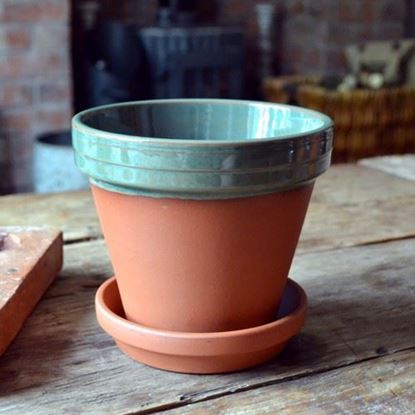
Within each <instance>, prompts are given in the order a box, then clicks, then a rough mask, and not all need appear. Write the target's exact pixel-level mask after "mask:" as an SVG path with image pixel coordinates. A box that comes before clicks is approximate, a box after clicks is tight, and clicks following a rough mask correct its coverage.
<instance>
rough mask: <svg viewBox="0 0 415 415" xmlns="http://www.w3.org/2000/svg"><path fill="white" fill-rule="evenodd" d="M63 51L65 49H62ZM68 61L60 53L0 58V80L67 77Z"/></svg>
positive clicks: (16, 55)
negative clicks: (27, 77)
mask: <svg viewBox="0 0 415 415" xmlns="http://www.w3.org/2000/svg"><path fill="white" fill-rule="evenodd" d="M63 49H65V48H63ZM69 71H70V64H69V59H68V57H67V56H66V55H64V54H63V53H62V52H59V51H58V53H56V54H52V53H51V54H49V55H47V56H43V57H39V56H35V55H31V54H15V55H11V56H0V78H22V77H25V76H42V75H44V76H49V75H54V74H55V75H56V74H57V75H60V76H65V77H68V75H69Z"/></svg>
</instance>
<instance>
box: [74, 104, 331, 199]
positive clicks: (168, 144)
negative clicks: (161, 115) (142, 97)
mask: <svg viewBox="0 0 415 415" xmlns="http://www.w3.org/2000/svg"><path fill="white" fill-rule="evenodd" d="M180 105H182V107H180ZM186 105H187V107H186ZM169 106H170V108H171V109H174V111H181V109H180V108H190V109H191V108H196V107H198V106H199V107H200V108H201V109H202V110H204V109H205V108H215V107H214V106H220V107H217V109H220V111H217V114H218V115H217V116H218V117H222V118H221V120H220V121H221V122H222V120H224V121H227V119H228V118H226V117H227V116H226V114H225V115H224V114H223V113H226V111H228V112H229V110H230V111H232V110H233V109H234V108H237V109H238V111H239V110H240V112H241V114H242V115H244V114H246V117H243V116H241V115H240V114H239V116H238V117H236V116H235V117H234V120H232V122H234V125H235V129H236V130H237V129H238V125H239V120H241V121H240V123H242V122H243V121H246V120H247V112H248V110H249V111H259V112H261V111H262V112H263V113H268V114H271V115H272V114H273V113H274V115H275V117H277V115H276V114H278V113H279V112H284V113H288V112H289V111H291V112H292V113H294V114H296V115H297V116H298V117H300V118H298V119H303V118H306V119H307V120H312V121H316V122H315V124H316V125H317V127H314V128H308V129H307V128H305V129H304V128H303V130H302V131H291V132H288V133H282V134H276V135H275V136H265V137H255V138H253V137H247V138H245V137H244V139H240V138H239V137H238V135H237V136H236V137H235V139H234V137H226V139H221V138H220V137H218V138H219V139H210V138H208V139H206V138H205V139H195V138H193V137H192V138H191V139H189V138H177V137H176V136H174V137H169V138H160V137H151V136H148V135H147V136H146V135H145V134H141V135H138V133H139V132H138V131H137V132H135V131H129V132H128V133H124V132H123V133H119V132H116V130H117V129H119V128H120V127H119V126H118V127H117V128H115V129H114V130H115V132H114V131H111V129H112V128H111V127H108V126H106V127H105V129H104V128H95V127H94V126H91V125H90V124H91V119H93V118H94V117H99V116H102V117H105V116H107V115H108V114H110V115H111V114H113V115H117V111H118V112H119V111H120V110H121V111H125V112H127V113H128V111H130V109H131V112H133V111H136V110H139V111H144V110H147V109H148V108H149V107H151V108H157V107H158V108H161V109H163V107H165V108H167V107H169ZM217 109H216V110H217ZM222 109H223V111H222ZM167 114H168V113H167ZM262 117H263V116H262ZM173 118H174V114H173ZM263 118H264V119H262V118H261V116H260V117H257V118H256V120H257V121H259V122H260V123H262V125H264V123H266V122H269V119H268V120H267V119H266V117H263ZM268 118H269V117H268ZM134 122H135V121H134ZM179 125H180V123H179ZM220 125H221V124H220ZM190 126H192V124H189V128H190ZM166 128H167V130H168V128H169V127H168V125H167V127H166ZM185 129H186V128H185ZM230 130H232V128H230ZM241 131H242V132H243V130H239V136H240V135H241V134H242V133H241ZM201 134H203V131H202V133H201ZM268 134H269V133H268ZM72 141H73V147H74V151H75V161H76V164H77V165H78V167H79V168H80V170H81V171H82V172H83V173H85V174H87V175H88V176H89V178H90V181H91V183H93V184H94V185H97V186H99V187H101V188H103V189H106V190H110V191H114V192H118V193H124V194H130V195H143V196H150V197H171V198H184V199H226V198H237V197H246V196H255V195H260V194H267V193H273V192H279V191H284V190H289V189H293V188H295V187H299V186H302V185H305V184H307V183H310V182H312V181H314V180H315V178H316V177H318V176H319V175H320V174H322V173H323V172H324V171H326V170H327V169H328V167H329V165H330V158H331V151H332V146H333V122H332V120H331V119H330V118H329V117H327V116H326V115H324V114H321V113H319V112H317V111H313V110H309V109H304V108H300V107H294V106H289V105H283V104H272V103H266V102H256V101H243V100H223V99H177V100H173V99H167V100H150V101H137V102H126V103H121V104H111V105H105V106H101V107H96V108H92V109H89V110H86V111H83V112H81V113H79V114H77V115H75V116H74V118H73V120H72Z"/></svg>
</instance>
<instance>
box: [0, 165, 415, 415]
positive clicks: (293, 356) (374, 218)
mask: <svg viewBox="0 0 415 415" xmlns="http://www.w3.org/2000/svg"><path fill="white" fill-rule="evenodd" d="M22 205H24V206H22ZM39 206H40V207H43V208H44V210H45V211H44V212H43V213H42V214H39V212H36V209H37V208H38V207H39ZM19 209H20V210H19ZM19 212H20V213H19ZM414 213H415V182H411V181H410V180H405V179H402V178H399V177H395V176H393V175H391V174H388V173H385V172H382V171H378V170H375V169H371V168H367V167H362V166H335V167H333V168H332V169H330V171H329V173H328V174H326V175H325V176H323V177H322V178H321V180H320V181H319V182H318V183H317V186H316V190H315V193H314V197H313V201H312V205H311V207H310V211H309V215H308V218H307V222H306V224H305V229H304V232H303V238H302V241H301V243H300V246H299V249H298V252H297V255H296V258H295V260H294V264H293V268H292V273H291V275H292V277H293V278H294V279H296V280H297V281H298V282H300V283H301V284H302V285H303V287H304V288H305V290H306V292H307V294H308V296H309V303H310V309H309V318H308V321H307V323H306V326H305V327H304V330H303V331H302V333H301V334H300V336H298V337H297V338H296V339H294V340H293V341H292V342H291V343H290V345H289V346H288V349H287V350H286V351H285V352H284V353H283V354H282V355H281V357H280V358H277V359H274V360H273V361H271V362H269V363H267V364H265V365H262V366H260V367H258V368H255V369H253V370H249V371H245V372H240V373H234V374H228V375H215V376H191V375H181V374H174V373H168V372H163V371H159V370H155V369H151V368H148V367H145V366H143V365H140V364H137V363H134V362H132V361H131V360H130V359H128V358H127V357H126V356H124V355H123V354H121V353H120V351H119V350H118V348H117V347H116V346H115V344H114V343H113V341H112V339H111V338H110V337H109V336H107V335H106V334H105V333H104V332H103V331H102V330H101V329H100V328H99V327H98V325H97V323H96V320H95V315H94V309H93V307H94V306H93V300H94V294H95V291H96V288H97V287H98V286H99V284H101V282H102V281H104V280H105V279H106V278H108V277H109V276H110V275H112V269H111V265H110V262H109V258H108V255H107V251H106V248H105V245H104V242H103V241H102V240H101V239H97V238H100V231H99V227H98V222H97V220H96V217H95V213H94V210H93V204H92V202H91V200H90V197H89V195H88V194H87V193H77V194H71V195H68V194H66V195H65V194H64V195H51V196H49V195H48V196H45V197H44V198H43V196H41V197H39V196H33V195H24V196H10V197H5V198H0V223H2V224H3V223H4V224H10V223H13V220H16V219H19V220H21V221H27V222H26V223H32V222H31V221H34V220H38V219H39V218H40V219H41V220H44V221H45V222H47V223H49V224H50V225H54V226H56V225H57V224H58V226H61V227H62V228H63V229H65V230H66V231H67V232H66V241H67V242H71V243H70V244H67V245H66V246H65V266H64V269H63V271H62V272H61V274H60V276H59V277H58V278H57V280H56V281H55V283H54V284H53V285H52V286H51V288H50V289H49V290H48V292H47V293H46V295H45V297H44V298H43V300H42V301H41V302H40V303H39V305H38V307H37V308H36V310H35V312H34V313H33V314H32V316H31V317H30V318H29V319H28V320H27V322H26V323H25V326H24V327H23V329H22V331H21V332H20V334H19V335H18V336H17V338H16V339H15V341H14V342H13V343H12V345H11V346H10V348H9V349H8V351H7V352H6V353H5V354H4V355H3V357H2V358H1V359H0V414H3V413H4V414H11V415H14V414H18V415H20V414H28V415H32V414H33V415H35V414H42V415H44V414H56V413H68V414H71V413H77V414H78V413H88V414H102V413H111V414H113V413H114V414H146V413H156V412H160V411H167V414H168V413H169V412H172V413H174V414H176V413H178V414H181V413H183V414H187V413H196V414H198V413H200V414H201V413H203V414H204V413H207V414H209V413H223V414H232V415H235V414H239V413H240V414H246V413H247V414H262V413H267V411H268V413H282V414H290V415H291V414H301V413H311V414H313V413H319V414H320V413H327V414H339V413H373V414H375V413H376V414H384V413H390V414H394V415H395V414H397V415H401V414H403V415H406V414H408V415H409V414H413V413H415V410H414V404H413V402H414V392H413V391H414V362H415V356H414V353H415V331H414V329H413V322H414V321H415V278H414V275H415V255H414V252H415V238H413V236H414V222H415V221H414V220H413V218H414ZM21 214H25V215H27V217H26V218H22V217H20V216H19V215H21ZM39 215H40V216H39ZM82 215H85V218H86V219H85V221H84V219H82ZM20 223H21V222H20ZM36 224H40V223H36ZM59 224H60V225H59ZM88 226H90V228H89V229H88ZM80 240H81V241H82V240H87V241H84V242H76V241H80ZM339 247H343V248H339ZM308 410H309V411H308Z"/></svg>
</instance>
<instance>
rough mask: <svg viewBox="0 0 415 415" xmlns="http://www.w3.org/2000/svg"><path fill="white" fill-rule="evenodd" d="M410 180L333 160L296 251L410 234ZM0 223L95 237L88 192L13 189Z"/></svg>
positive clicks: (413, 207)
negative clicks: (22, 191) (27, 192)
mask: <svg viewBox="0 0 415 415" xmlns="http://www.w3.org/2000/svg"><path fill="white" fill-rule="evenodd" d="M414 214H415V182H414V183H412V182H408V181H405V180H401V179H399V178H397V177H392V176H390V175H389V174H385V173H382V172H380V171H377V170H373V169H369V168H364V167H359V166H354V165H336V166H333V167H331V168H330V169H329V171H328V172H327V173H326V174H324V175H323V176H321V177H320V178H319V179H318V180H317V184H316V188H315V191H314V194H313V198H312V201H311V204H310V208H309V212H308V215H307V218H306V222H305V226H304V229H303V232H302V235H301V241H300V244H299V247H298V249H299V252H306V251H307V252H308V251H312V250H315V249H318V250H326V249H334V248H338V247H346V246H354V245H359V244H367V243H373V242H377V241H380V240H389V239H399V238H406V237H410V236H415V221H409V220H408V219H407V218H410V217H412V216H414ZM354 222H358V225H357V226H353V225H351V224H353V223H354ZM0 223H1V224H3V225H25V226H27V225H30V224H36V225H49V226H53V227H56V228H60V229H62V230H63V231H64V239H65V241H66V242H76V241H80V240H88V239H95V238H100V237H102V236H101V230H100V226H99V223H98V219H97V216H96V213H95V208H94V204H93V202H92V199H91V196H90V193H89V192H74V193H59V194H49V195H16V196H7V197H3V198H1V199H0Z"/></svg>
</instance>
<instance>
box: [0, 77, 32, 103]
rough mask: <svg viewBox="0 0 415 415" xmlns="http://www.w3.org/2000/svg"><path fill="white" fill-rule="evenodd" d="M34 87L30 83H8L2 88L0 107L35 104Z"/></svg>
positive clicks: (0, 89) (0, 90)
mask: <svg viewBox="0 0 415 415" xmlns="http://www.w3.org/2000/svg"><path fill="white" fill-rule="evenodd" d="M32 91H33V87H32V85H31V84H30V83H22V82H6V83H3V85H1V87H0V105H1V106H5V107H14V106H18V105H23V106H24V105H30V104H31V103H32V102H33V92H32Z"/></svg>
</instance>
